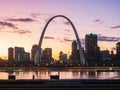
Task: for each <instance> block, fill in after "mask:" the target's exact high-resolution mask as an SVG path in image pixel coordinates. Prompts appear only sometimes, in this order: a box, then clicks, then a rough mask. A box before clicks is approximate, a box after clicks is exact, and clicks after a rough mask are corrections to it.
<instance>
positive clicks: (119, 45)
mask: <svg viewBox="0 0 120 90" xmlns="http://www.w3.org/2000/svg"><path fill="white" fill-rule="evenodd" d="M116 55H117V57H120V42H117V43H116Z"/></svg>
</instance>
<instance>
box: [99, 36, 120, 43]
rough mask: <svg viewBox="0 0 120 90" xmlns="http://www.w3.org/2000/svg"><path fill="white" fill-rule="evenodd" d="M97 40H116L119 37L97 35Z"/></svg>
mask: <svg viewBox="0 0 120 90" xmlns="http://www.w3.org/2000/svg"><path fill="white" fill-rule="evenodd" d="M98 40H99V41H107V42H117V41H119V40H120V37H109V36H102V35H98Z"/></svg>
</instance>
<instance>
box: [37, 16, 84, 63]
mask: <svg viewBox="0 0 120 90" xmlns="http://www.w3.org/2000/svg"><path fill="white" fill-rule="evenodd" d="M56 17H62V18H65V19H66V20H68V22H69V23H70V25H71V26H72V28H73V30H74V33H75V36H76V40H77V43H78V47H79V55H80V60H81V65H84V64H85V58H84V54H83V50H82V47H81V43H80V39H79V36H78V33H77V30H76V28H75V26H74V24H73V23H72V22H71V20H70V19H69V18H67V17H66V16H64V15H56V16H53V17H52V18H50V19H49V21H48V22H47V23H46V25H45V27H44V29H43V31H42V34H41V37H40V40H39V43H38V50H37V55H36V63H38V62H39V60H40V54H41V45H42V41H43V37H44V34H45V31H46V28H47V26H48V25H49V23H50V22H51V21H52V20H53V19H54V18H56Z"/></svg>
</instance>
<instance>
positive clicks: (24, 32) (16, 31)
mask: <svg viewBox="0 0 120 90" xmlns="http://www.w3.org/2000/svg"><path fill="white" fill-rule="evenodd" d="M12 33H17V34H28V33H32V32H31V31H29V30H14V31H12Z"/></svg>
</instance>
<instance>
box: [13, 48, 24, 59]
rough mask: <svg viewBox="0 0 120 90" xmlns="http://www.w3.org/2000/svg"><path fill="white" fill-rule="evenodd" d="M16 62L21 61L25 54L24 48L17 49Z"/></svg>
mask: <svg viewBox="0 0 120 90" xmlns="http://www.w3.org/2000/svg"><path fill="white" fill-rule="evenodd" d="M14 53H15V61H20V55H21V54H24V53H25V50H24V48H23V47H15V51H14Z"/></svg>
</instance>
